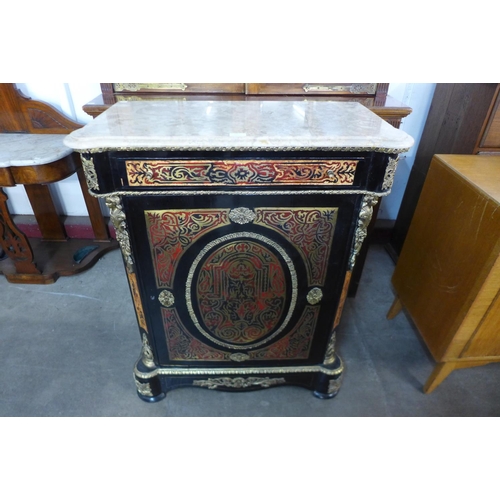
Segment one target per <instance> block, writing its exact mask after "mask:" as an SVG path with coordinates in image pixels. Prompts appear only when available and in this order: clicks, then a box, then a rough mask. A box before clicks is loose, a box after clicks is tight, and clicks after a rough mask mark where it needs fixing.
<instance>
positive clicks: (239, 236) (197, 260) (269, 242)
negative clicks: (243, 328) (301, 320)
mask: <svg viewBox="0 0 500 500" xmlns="http://www.w3.org/2000/svg"><path fill="white" fill-rule="evenodd" d="M244 238H253V239H256V240H258V241H262V242H263V243H266V244H267V245H269V246H270V247H271V248H274V249H275V250H277V251H278V253H279V254H280V255H281V257H282V258H283V260H284V261H285V263H286V264H287V266H288V270H289V272H290V278H291V281H292V293H291V299H290V306H289V308H288V313H287V315H286V317H285V319H284V320H283V322H282V323H281V325H280V327H279V328H278V329H277V330H276V331H275V332H274V333H273V334H272V335H270V336H268V337H266V338H265V339H264V340H261V341H260V342H257V343H254V344H252V345H250V346H243V345H239V346H234V345H232V344H227V343H226V342H222V341H220V340H218V339H216V338H215V337H214V336H212V335H210V334H209V333H208V332H207V331H205V329H204V328H203V327H202V326H201V325H200V322H199V321H198V318H197V317H196V314H195V312H194V308H193V304H192V301H191V286H192V281H193V276H194V273H195V271H196V268H197V267H198V264H199V263H200V262H201V260H202V259H203V257H204V256H205V255H206V254H207V253H208V252H209V251H210V250H211V249H212V248H214V247H215V246H217V245H219V244H220V243H224V242H226V241H231V240H234V239H244ZM297 288H298V281H297V273H296V271H295V266H294V265H293V262H292V259H290V257H289V256H288V254H287V253H286V252H285V251H284V250H283V248H281V246H280V245H278V244H276V242H274V241H272V240H270V239H269V238H266V237H265V236H262V235H260V234H257V233H250V232H241V233H233V234H228V235H225V236H221V237H220V238H217V239H215V240H213V241H211V242H210V243H208V244H207V245H206V246H205V247H204V248H203V249H202V250H201V251H200V253H199V254H198V255H197V257H196V258H195V259H194V261H193V263H192V264H191V268H190V270H189V273H188V277H187V283H186V306H187V309H188V312H189V316H190V317H191V320H192V321H193V323H194V325H195V327H196V328H197V329H198V331H199V332H200V333H201V334H202V335H204V336H205V337H206V338H207V339H209V340H210V341H212V342H214V343H215V344H218V345H220V346H223V347H226V348H228V349H253V348H254V347H258V346H260V345H263V344H266V343H267V342H269V341H270V340H271V339H273V338H275V337H276V336H277V335H279V334H280V333H281V332H282V331H283V330H284V329H285V327H286V325H287V324H288V323H289V321H290V319H291V317H292V314H293V312H294V310H295V305H296V303H297V294H298V291H297Z"/></svg>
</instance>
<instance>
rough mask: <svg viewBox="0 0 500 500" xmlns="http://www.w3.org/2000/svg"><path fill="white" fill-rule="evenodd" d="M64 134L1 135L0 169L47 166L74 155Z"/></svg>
mask: <svg viewBox="0 0 500 500" xmlns="http://www.w3.org/2000/svg"><path fill="white" fill-rule="evenodd" d="M65 137H66V135H64V134H62V135H61V134H0V167H25V166H30V165H45V164H47V163H51V162H53V161H57V160H60V159H61V158H64V157H65V156H67V155H69V154H70V153H72V152H73V151H72V149H71V148H70V147H68V146H65V145H64V142H63V141H64V138H65Z"/></svg>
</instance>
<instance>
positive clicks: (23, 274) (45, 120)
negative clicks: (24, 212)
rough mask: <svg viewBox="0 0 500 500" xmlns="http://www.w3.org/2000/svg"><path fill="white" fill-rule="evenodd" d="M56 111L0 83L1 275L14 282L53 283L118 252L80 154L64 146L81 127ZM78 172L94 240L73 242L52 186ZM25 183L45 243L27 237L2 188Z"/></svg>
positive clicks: (76, 239)
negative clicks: (11, 212)
mask: <svg viewBox="0 0 500 500" xmlns="http://www.w3.org/2000/svg"><path fill="white" fill-rule="evenodd" d="M79 127H80V125H79V124H78V123H75V122H72V121H71V120H69V119H67V118H66V117H64V116H63V115H61V113H59V112H58V111H57V110H56V109H55V108H53V107H52V106H50V105H48V104H46V103H44V102H41V101H34V100H32V99H30V98H28V97H26V96H24V95H22V94H21V92H19V91H18V90H17V88H16V87H15V85H14V84H11V83H1V84H0V254H1V255H0V273H1V274H4V275H5V277H6V278H7V280H8V281H9V282H11V283H31V284H50V283H53V282H54V281H55V280H56V279H57V278H58V277H59V276H70V275H73V274H76V273H79V272H82V271H84V270H86V269H88V268H89V267H90V266H92V265H93V264H94V263H95V262H96V261H97V260H98V259H99V258H100V257H101V256H102V254H103V253H105V252H107V251H109V250H112V249H114V248H117V242H116V241H114V240H112V239H111V238H110V236H109V232H108V228H107V226H106V224H105V221H104V218H103V216H102V213H101V209H100V206H99V202H98V200H96V199H95V198H93V197H92V196H90V194H89V193H88V191H87V188H86V183H85V178H84V175H83V171H82V165H81V160H80V155H78V154H76V153H74V152H73V150H72V149H71V148H70V147H68V146H66V145H64V137H65V136H66V135H67V134H68V133H69V132H70V131H72V130H75V129H77V128H79ZM74 173H77V175H78V177H79V181H80V184H81V185H82V187H84V190H83V196H84V199H85V203H86V206H87V209H88V213H89V219H90V222H91V225H92V230H93V233H94V239H93V240H89V239H81V238H68V236H67V234H66V230H65V227H64V224H63V223H62V220H61V219H60V217H59V214H58V213H57V211H56V208H55V206H54V201H53V199H52V196H51V192H50V188H49V184H50V183H53V182H57V181H60V180H63V179H65V178H67V177H69V176H70V175H72V174H74ZM19 184H22V185H24V188H25V190H26V194H27V196H28V199H29V201H30V203H31V206H32V208H33V213H34V215H35V218H36V221H37V224H38V228H39V231H40V233H41V238H40V237H39V238H28V237H27V236H26V235H25V234H24V233H23V232H22V231H21V229H20V228H19V227H18V226H17V225H16V224H15V223H14V219H13V218H12V216H11V214H10V212H9V209H8V206H7V195H6V193H5V192H4V191H3V189H2V188H9V187H13V186H16V185H19Z"/></svg>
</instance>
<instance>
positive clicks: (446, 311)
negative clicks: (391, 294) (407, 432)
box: [389, 155, 500, 392]
mask: <svg viewBox="0 0 500 500" xmlns="http://www.w3.org/2000/svg"><path fill="white" fill-rule="evenodd" d="M499 209H500V157H498V156H497V157H484V156H479V155H437V156H435V157H434V158H433V160H432V162H431V165H430V168H429V172H428V175H427V179H426V181H425V184H424V188H423V190H422V194H421V196H420V199H419V202H418V205H417V208H416V211H415V215H414V217H413V221H412V223H411V226H410V229H409V231H408V236H407V238H406V241H405V244H404V246H403V249H402V251H401V255H400V257H399V260H398V263H397V265H396V269H395V271H394V275H393V278H392V283H393V285H394V289H395V292H396V300H395V302H394V304H393V307H392V308H391V311H390V312H389V317H390V318H392V317H394V316H395V314H397V313H398V312H399V310H400V309H401V307H404V308H405V309H406V311H407V312H408V314H409V315H410V317H411V318H412V320H413V322H414V323H415V326H416V327H417V329H418V331H419V332H420V334H421V336H422V338H423V339H424V341H425V343H426V345H427V347H428V348H429V351H430V352H431V354H432V356H433V357H434V359H435V360H436V361H437V366H436V368H435V370H434V372H433V373H432V375H431V376H430V378H429V380H428V381H427V383H426V384H425V387H424V391H425V392H431V391H432V390H434V389H435V388H436V387H437V386H438V385H439V384H440V383H441V382H442V381H443V380H444V379H445V377H446V376H447V375H448V374H449V373H451V372H452V371H453V370H455V369H458V368H466V367H472V366H479V365H483V364H486V363H491V362H494V361H500V328H499V327H500V293H499V292H500V210H499Z"/></svg>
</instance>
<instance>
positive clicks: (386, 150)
mask: <svg viewBox="0 0 500 500" xmlns="http://www.w3.org/2000/svg"><path fill="white" fill-rule="evenodd" d="M409 150H410V148H409V147H407V148H384V147H377V146H375V147H374V146H307V147H304V146H281V147H277V146H257V147H255V146H253V147H252V146H232V147H231V146H230V147H227V146H203V147H201V146H158V147H155V146H108V147H99V148H87V149H74V151H77V152H78V153H104V152H106V151H257V152H258V151H276V152H278V153H279V152H281V151H342V152H348V153H356V152H363V151H368V152H374V153H388V154H393V153H403V152H406V151H409Z"/></svg>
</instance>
